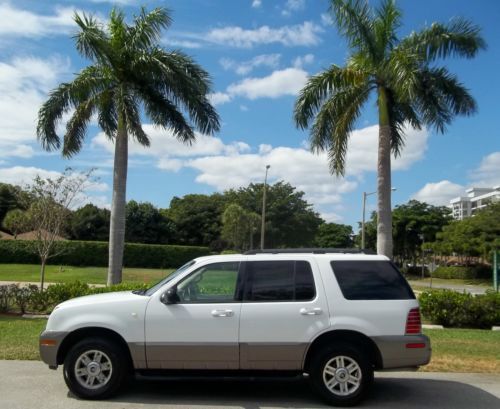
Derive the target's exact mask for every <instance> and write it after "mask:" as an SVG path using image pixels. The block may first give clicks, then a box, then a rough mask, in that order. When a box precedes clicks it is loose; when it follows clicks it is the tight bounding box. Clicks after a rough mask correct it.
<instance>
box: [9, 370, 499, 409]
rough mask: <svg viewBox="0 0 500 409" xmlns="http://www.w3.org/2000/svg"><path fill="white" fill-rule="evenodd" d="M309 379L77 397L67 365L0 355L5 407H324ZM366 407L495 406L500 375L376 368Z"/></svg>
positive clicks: (171, 385)
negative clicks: (107, 397)
mask: <svg viewBox="0 0 500 409" xmlns="http://www.w3.org/2000/svg"><path fill="white" fill-rule="evenodd" d="M319 407H327V406H324V405H322V403H321V402H319V401H318V400H317V398H316V396H315V395H314V394H313V392H312V391H311V390H310V388H309V385H308V383H307V381H305V380H299V381H296V380H293V381H292V380H287V381H250V380H238V381H234V380H232V381H212V380H210V381H201V380H190V381H188V380H182V381H179V380H177V381H161V382H160V381H142V380H141V381H136V382H134V383H133V384H132V385H131V386H130V387H129V388H128V389H127V390H126V391H125V392H122V394H120V395H119V396H118V397H116V398H115V399H113V400H108V401H98V402H90V401H81V400H77V399H76V398H75V397H73V396H72V395H71V394H70V393H69V392H68V390H67V388H66V385H65V384H64V381H63V379H62V371H61V369H60V368H59V369H58V370H57V371H51V370H49V369H48V368H47V367H46V366H45V365H43V364H42V363H41V362H34V361H0V408H1V409H46V408H47V409H49V408H50V409H63V408H64V409H80V408H83V409H97V408H99V409H108V408H109V409H126V408H148V409H155V408H183V409H187V408H197V409H204V408H223V409H231V408H241V409H261V408H262V409H264V408H266V409H267V408H319ZM361 407H362V408H367V409H368V408H387V409H391V408H395V409H396V408H397V409H417V408H418V409H420V408H426V409H434V408H436V409H437V408H439V409H447V408H449V409H472V408H474V409H483V408H484V409H494V408H500V376H499V375H489V374H446V373H421V372H418V373H412V372H389V373H384V374H377V376H376V381H375V384H374V388H373V390H372V392H371V394H370V396H369V397H368V399H367V400H366V401H365V402H364V403H363V404H362V405H361Z"/></svg>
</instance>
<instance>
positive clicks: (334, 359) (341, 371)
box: [310, 345, 373, 406]
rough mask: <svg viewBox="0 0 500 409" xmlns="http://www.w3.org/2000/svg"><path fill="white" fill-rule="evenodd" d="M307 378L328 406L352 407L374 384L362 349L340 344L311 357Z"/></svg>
mask: <svg viewBox="0 0 500 409" xmlns="http://www.w3.org/2000/svg"><path fill="white" fill-rule="evenodd" d="M310 378H311V381H312V384H313V386H314V388H315V389H316V391H317V392H318V393H319V395H320V396H321V397H322V398H323V400H325V401H326V402H327V403H329V404H331V405H334V406H353V405H356V404H357V403H359V402H360V401H361V400H362V399H363V398H364V397H365V395H366V393H367V392H368V390H369V388H370V385H371V384H372V382H373V368H372V366H371V365H370V362H369V360H368V359H367V358H366V357H365V355H364V354H363V352H362V351H361V350H359V349H358V348H356V347H352V346H348V345H339V346H336V347H332V348H328V349H326V350H323V351H321V352H319V353H318V354H317V355H316V356H315V357H314V358H313V360H312V362H311V373H310Z"/></svg>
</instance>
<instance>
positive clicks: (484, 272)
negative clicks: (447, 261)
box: [432, 265, 492, 280]
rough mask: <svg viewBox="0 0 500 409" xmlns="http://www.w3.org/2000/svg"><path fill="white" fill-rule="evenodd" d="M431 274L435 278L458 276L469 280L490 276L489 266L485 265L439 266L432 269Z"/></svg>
mask: <svg viewBox="0 0 500 409" xmlns="http://www.w3.org/2000/svg"><path fill="white" fill-rule="evenodd" d="M432 276H433V277H435V278H458V279H462V280H470V279H475V278H491V277H492V271H491V267H489V266H485V265H478V266H470V267H466V266H450V267H445V266H440V267H438V268H436V270H434V272H433V273H432Z"/></svg>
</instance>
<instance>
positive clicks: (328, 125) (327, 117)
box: [310, 84, 370, 175]
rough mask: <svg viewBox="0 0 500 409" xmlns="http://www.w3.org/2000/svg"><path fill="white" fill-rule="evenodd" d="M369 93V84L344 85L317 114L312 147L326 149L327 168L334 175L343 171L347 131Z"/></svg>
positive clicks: (350, 129)
mask: <svg viewBox="0 0 500 409" xmlns="http://www.w3.org/2000/svg"><path fill="white" fill-rule="evenodd" d="M369 94H370V86H369V85H368V84H361V85H360V86H357V87H351V88H344V89H342V90H340V91H337V92H335V93H334V94H332V95H331V96H330V98H329V99H328V100H327V101H326V102H325V103H324V104H323V105H322V106H321V108H320V110H319V111H318V113H317V115H316V118H315V120H314V124H313V126H312V128H311V134H310V141H311V149H312V150H313V151H316V152H318V151H327V152H328V157H329V163H330V171H331V172H332V173H334V174H336V175H343V174H344V172H345V157H346V153H347V142H348V139H349V135H350V133H351V132H352V131H353V129H354V125H355V123H356V120H357V119H358V118H359V115H360V114H361V108H362V107H363V105H364V103H365V102H366V100H367V99H368V96H369Z"/></svg>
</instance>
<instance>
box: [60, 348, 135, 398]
mask: <svg viewBox="0 0 500 409" xmlns="http://www.w3.org/2000/svg"><path fill="white" fill-rule="evenodd" d="M128 372H129V371H128V359H127V357H126V355H125V353H124V351H123V349H122V348H121V347H120V346H119V345H116V344H115V343H112V342H110V341H107V340H105V339H101V338H88V339H84V340H83V341H80V342H79V343H77V344H75V345H74V346H73V347H72V348H71V349H70V351H69V352H68V355H67V356H66V359H65V360H64V380H65V382H66V385H68V388H69V389H70V390H71V392H73V393H74V394H75V395H76V396H78V397H79V398H83V399H104V398H108V397H110V396H112V395H113V394H115V393H116V392H117V391H118V389H119V388H120V386H121V385H122V384H123V382H124V380H125V378H126V376H127V375H128Z"/></svg>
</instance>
